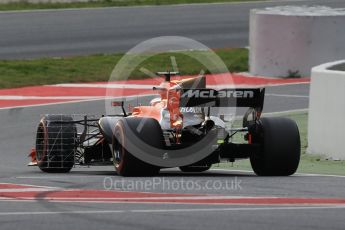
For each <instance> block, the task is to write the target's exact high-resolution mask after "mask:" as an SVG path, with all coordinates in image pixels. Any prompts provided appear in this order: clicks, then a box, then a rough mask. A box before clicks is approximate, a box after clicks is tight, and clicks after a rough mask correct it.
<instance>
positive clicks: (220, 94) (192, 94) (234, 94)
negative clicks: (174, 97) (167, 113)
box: [181, 89, 254, 98]
mask: <svg viewBox="0 0 345 230" xmlns="http://www.w3.org/2000/svg"><path fill="white" fill-rule="evenodd" d="M181 97H182V98H253V97H254V92H253V91H251V90H219V91H217V90H193V89H190V90H187V91H186V92H184V93H183V94H182V96H181Z"/></svg>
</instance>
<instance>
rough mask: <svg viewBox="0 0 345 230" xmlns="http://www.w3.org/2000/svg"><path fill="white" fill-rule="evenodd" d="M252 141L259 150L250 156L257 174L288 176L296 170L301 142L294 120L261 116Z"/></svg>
mask: <svg viewBox="0 0 345 230" xmlns="http://www.w3.org/2000/svg"><path fill="white" fill-rule="evenodd" d="M252 139H253V140H252V141H253V143H259V144H260V145H261V148H260V149H261V151H260V153H258V154H254V155H252V156H251V157H250V163H251V165H252V168H253V170H254V172H255V173H256V174H257V175H259V176H289V175H292V174H294V173H295V172H296V170H297V168H298V165H299V161H300V155H301V142H300V135H299V130H298V127H297V124H296V123H295V121H293V120H291V119H288V118H283V117H270V118H261V119H260V121H259V127H258V130H257V131H256V133H253V134H252Z"/></svg>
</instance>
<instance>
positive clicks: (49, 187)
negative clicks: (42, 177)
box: [0, 183, 61, 189]
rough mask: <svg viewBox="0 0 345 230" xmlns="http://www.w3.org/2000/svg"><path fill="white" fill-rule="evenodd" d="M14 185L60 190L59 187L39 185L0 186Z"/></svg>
mask: <svg viewBox="0 0 345 230" xmlns="http://www.w3.org/2000/svg"><path fill="white" fill-rule="evenodd" d="M2 184H6V185H15V186H27V187H31V188H44V189H61V188H59V187H51V186H41V185H32V184H17V183H0V185H2Z"/></svg>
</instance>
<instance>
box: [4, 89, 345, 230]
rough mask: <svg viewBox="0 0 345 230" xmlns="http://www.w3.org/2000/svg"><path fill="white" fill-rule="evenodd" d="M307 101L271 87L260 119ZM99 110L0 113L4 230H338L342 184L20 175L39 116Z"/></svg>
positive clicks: (221, 175)
mask: <svg viewBox="0 0 345 230" xmlns="http://www.w3.org/2000/svg"><path fill="white" fill-rule="evenodd" d="M308 91H309V85H308V84H301V85H290V86H274V87H270V88H268V90H267V96H266V104H265V112H279V111H285V110H291V109H306V108H307V107H308ZM289 95H290V96H289ZM293 95H294V96H293ZM296 96H298V97H296ZM148 99H149V98H144V101H147V100H148ZM107 103H108V102H107ZM104 108H105V102H104V101H93V102H80V103H68V104H60V105H49V106H38V107H27V108H15V109H4V110H0V122H1V126H2V132H1V133H0V144H1V149H0V154H1V162H0V175H1V178H0V198H1V199H0V224H1V229H19V228H25V229H61V228H64V229H71V228H73V229H94V228H99V229H114V228H117V229H229V228H230V227H231V228H234V229H326V228H327V229H344V226H345V225H344V222H343V217H344V215H345V206H344V204H345V199H344V186H345V178H344V177H334V176H326V177H325V176H321V175H300V174H297V175H294V176H291V177H257V176H255V175H254V174H253V173H252V172H238V171H226V170H220V169H214V170H211V171H209V172H205V173H198V174H193V173H191V174H185V173H181V172H179V171H178V170H177V169H166V170H162V172H161V174H160V175H159V176H158V177H155V178H146V177H144V178H122V177H119V176H117V175H116V173H115V170H114V168H113V167H112V166H102V167H91V168H88V167H76V168H74V169H73V170H72V172H71V173H69V174H44V173H42V172H40V171H39V169H37V168H32V167H26V166H25V165H26V163H27V162H28V158H26V155H27V154H28V152H29V150H30V148H31V147H32V146H33V143H34V138H35V128H36V125H37V121H38V120H39V117H40V115H41V114H46V113H62V112H63V113H75V114H84V113H86V114H101V113H103V112H104ZM239 113H241V112H239ZM4 183H10V184H4ZM23 184H25V185H27V187H25V186H24V187H23V186H22V187H20V186H19V185H23ZM11 186H14V187H11ZM35 186H44V187H35ZM17 189H19V190H21V191H20V192H19V193H18V190H17ZM107 189H108V190H110V191H111V193H112V195H111V198H110V199H108V200H104V199H105V197H107V192H104V190H107ZM66 191H67V192H66ZM119 191H127V192H126V193H120V192H119ZM108 192H109V191H108ZM128 192H131V193H128ZM142 192H145V193H142ZM66 193H67V194H70V196H69V197H67V198H68V199H69V200H68V199H67V198H66ZM59 194H60V195H59ZM85 194H86V195H85ZM91 194H93V197H92V198H91V197H90V196H91ZM157 194H158V195H157ZM205 195H208V196H210V197H208V198H207V197H206V198H205ZM85 196H87V197H86V198H85ZM146 196H160V198H157V197H153V198H152V197H151V198H145V197H146ZM200 196H201V197H200ZM277 197H278V198H279V199H277ZM66 199H67V200H66ZM281 199H283V200H281Z"/></svg>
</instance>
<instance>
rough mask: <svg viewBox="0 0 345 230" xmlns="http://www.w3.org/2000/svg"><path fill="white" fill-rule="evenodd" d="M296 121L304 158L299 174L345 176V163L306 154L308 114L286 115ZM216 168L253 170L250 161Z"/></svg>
mask: <svg viewBox="0 0 345 230" xmlns="http://www.w3.org/2000/svg"><path fill="white" fill-rule="evenodd" d="M284 117H289V118H291V119H293V120H295V121H296V123H297V125H298V127H299V130H300V135H301V146H302V157H301V162H300V165H299V168H298V170H297V172H298V173H315V174H333V175H345V161H333V160H328V159H327V158H326V157H325V156H323V155H311V154H306V149H307V146H308V143H307V128H308V124H307V122H308V114H307V113H293V114H288V115H284ZM214 168H226V169H233V170H252V167H251V166H250V162H249V160H240V161H236V162H234V164H233V165H232V164H231V163H220V164H219V165H215V166H214Z"/></svg>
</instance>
